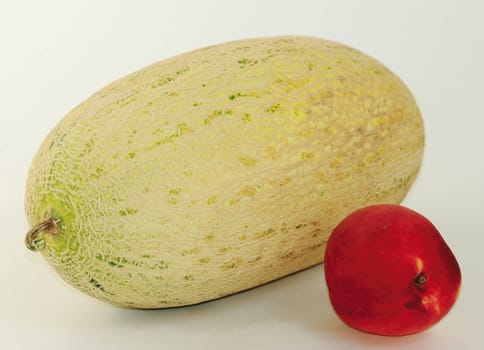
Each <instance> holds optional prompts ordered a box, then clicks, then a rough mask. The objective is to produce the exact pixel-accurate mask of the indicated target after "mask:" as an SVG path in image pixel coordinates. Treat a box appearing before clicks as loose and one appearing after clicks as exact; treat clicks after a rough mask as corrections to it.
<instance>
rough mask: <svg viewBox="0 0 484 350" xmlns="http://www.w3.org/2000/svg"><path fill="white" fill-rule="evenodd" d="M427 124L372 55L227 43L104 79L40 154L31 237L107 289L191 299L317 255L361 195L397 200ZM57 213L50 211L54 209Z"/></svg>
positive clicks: (137, 301) (81, 284) (112, 296)
mask: <svg viewBox="0 0 484 350" xmlns="http://www.w3.org/2000/svg"><path fill="white" fill-rule="evenodd" d="M423 147H424V130H423V123H422V119H421V116H420V113H419V109H418V106H417V104H416V102H415V100H414V98H413V96H412V94H411V93H410V91H409V90H408V89H407V87H406V86H405V85H404V84H403V83H402V81H401V80H400V79H399V78H398V77H397V76H395V75H394V74H393V73H391V72H390V71H389V70H388V69H387V68H385V67H384V66H383V65H382V64H380V63H379V62H377V61H376V60H374V59H372V58H370V57H368V56H367V55H365V54H363V53H361V52H360V51H357V50H355V49H352V48H349V47H347V46H344V45H342V44H339V43H335V42H331V41H326V40H322V39H318V38H309V37H297V36H295V37H292V36H287V37H286V36H285V37H270V38H258V39H248V40H241V41H235V42H229V43H223V44H219V45H215V46H211V47H206V48H202V49H199V50H195V51H192V52H188V53H185V54H182V55H179V56H176V57H173V58H171V59H167V60H164V61H161V62H159V63H155V64H153V65H150V66H148V67H146V68H144V69H141V70H139V71H137V72H135V73H132V74H130V75H128V76H126V77H123V78H121V79H119V80H117V81H115V82H114V83H112V84H110V85H108V86H107V87H105V88H103V89H102V90H100V91H99V92H97V93H95V94H94V95H93V96H91V97H90V98H88V99H87V100H86V101H84V102H83V103H82V104H80V105H79V106H77V107H76V108H75V109H74V110H72V111H71V112H70V113H69V114H68V115H67V116H66V117H65V118H63V119H62V120H61V121H60V123H59V124H58V125H57V126H56V127H55V128H54V129H53V130H52V132H50V134H49V135H48V136H47V138H46V140H45V142H44V143H43V144H42V146H41V147H40V150H39V151H38V153H37V155H36V156H35V158H34V160H33V163H32V166H31V169H30V172H29V176H28V182H27V188H26V212H27V217H28V221H29V223H30V224H31V225H32V226H33V227H37V228H39V226H38V225H39V223H42V222H44V223H45V222H46V220H47V222H48V224H45V225H44V226H43V227H42V229H41V230H39V229H37V230H36V231H37V232H36V236H35V238H36V239H35V242H30V243H31V245H32V246H31V248H33V249H36V250H41V251H42V254H43V256H44V257H45V258H46V259H47V261H48V262H49V263H50V265H52V266H53V267H54V268H55V269H56V270H57V272H58V273H59V274H60V276H61V277H62V278H63V279H64V280H65V281H67V282H68V283H70V284H71V285H73V286H74V287H76V288H78V289H79V290H81V291H83V292H85V293H87V294H89V295H91V296H93V297H96V298H98V299H101V300H104V301H107V302H110V303H113V304H116V305H121V306H126V307H133V308H163V307H173V306H181V305H189V304H195V303H199V302H203V301H207V300H212V299H216V298H219V297H222V296H225V295H229V294H232V293H236V292H239V291H243V290H246V289H249V288H252V287H255V286H258V285H261V284H264V283H266V282H269V281H272V280H274V279H277V278H280V277H283V276H286V275H288V274H291V273H294V272H296V271H300V270H302V269H305V268H307V267H310V266H312V265H315V264H318V263H320V262H321V261H322V257H323V253H324V248H325V244H326V241H327V239H328V236H329V235H330V233H331V231H332V229H333V228H334V227H335V226H336V224H337V223H338V222H339V221H340V220H341V219H342V218H343V217H345V216H346V215H347V214H348V213H350V212H352V211H353V210H355V209H357V208H359V207H362V206H366V205H370V204H374V203H383V202H385V203H398V202H400V201H401V200H402V199H403V198H404V197H405V195H406V193H407V191H408V190H409V188H410V186H411V185H412V183H413V182H414V179H415V178H416V176H417V174H418V171H419V168H420V164H421V160H422V152H423ZM49 220H50V221H49Z"/></svg>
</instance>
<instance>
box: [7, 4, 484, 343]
mask: <svg viewBox="0 0 484 350" xmlns="http://www.w3.org/2000/svg"><path fill="white" fill-rule="evenodd" d="M482 4H483V3H482V2H481V1H478V0H476V1H464V0H459V1H442V0H441V1H412V0H405V1H383V0H382V1H371V0H366V1H357V0H355V1H341V0H340V1H331V2H330V1H306V0H298V1H284V0H279V1H263V0H256V1H253V0H242V1H222V0H220V1H213V0H212V1H208V0H200V1H186V0H176V1H131V2H128V1H119V0H118V1H87V0H83V1H75V2H69V1H31V2H27V1H4V0H2V2H1V4H0V79H1V80H0V101H1V102H0V118H1V119H0V120H1V123H0V125H1V127H0V169H1V171H0V205H1V206H0V213H1V221H0V222H1V225H2V227H1V231H0V234H1V236H0V237H1V238H0V273H1V274H0V276H1V278H0V348H1V349H5V350H7V349H8V350H10V349H36V350H41V349H50V350H52V349H54V350H55V349H103V350H106V349H117V350H120V349H212V350H214V349H278V350H281V349H348V348H351V349H367V348H372V349H390V348H395V349H459V350H464V349H479V348H480V349H482V348H483V345H484V341H483V340H482V339H483V324H484V323H483V315H484V301H483V300H484V259H483V256H484V254H483V252H482V249H483V246H484V229H483V224H482V222H483V216H484V199H483V198H484V156H483V153H484V141H483V140H484V138H483V133H484V86H483V82H484V68H483V67H484V25H483V24H482V23H484V21H483V20H482V15H483V14H484V8H483V6H482ZM280 34H301V35H313V36H319V37H324V38H329V39H333V40H337V41H341V42H344V43H346V44H349V45H351V46H354V47H356V48H358V49H360V50H363V51H365V52H366V53H368V54H370V55H372V56H374V57H375V58H377V59H378V60H380V61H382V62H383V63H384V64H386V65H387V66H388V67H389V68H391V69H392V70H393V71H394V72H396V73H397V74H398V75H399V76H400V77H401V78H402V79H403V80H404V81H405V82H406V84H407V85H408V86H409V87H410V89H411V90H412V91H413V93H414V95H415V96H416V98H417V101H418V103H419V105H420V107H421V111H422V114H423V116H424V120H425V126H426V133H427V141H426V142H427V144H426V151H425V157H424V164H423V168H422V171H421V173H420V176H419V178H418V180H417V182H416V183H415V185H414V187H413V189H412V191H411V192H410V194H409V195H408V197H407V198H406V200H405V201H404V204H405V205H406V206H409V207H412V208H414V209H416V210H417V211H419V212H421V213H422V214H424V215H425V216H427V217H428V218H429V219H430V220H431V221H433V222H434V224H435V225H436V226H437V227H438V228H439V229H440V231H441V232H442V235H443V236H444V238H445V239H446V240H447V242H448V243H449V245H450V246H451V248H452V249H453V251H454V252H455V254H456V256H457V258H458V260H459V262H460V264H461V268H462V272H463V285H462V290H461V294H460V298H459V300H458V302H457V304H456V305H455V307H454V309H453V310H452V311H451V313H450V314H449V315H448V316H447V317H446V318H444V320H442V321H441V322H440V323H439V324H438V325H436V326H435V327H433V328H431V329H430V330H428V331H426V332H424V333H420V334H417V335H412V336H406V337H397V338H390V337H380V336H372V335H368V334H364V333H361V332H358V331H355V330H353V329H350V328H348V327H346V326H345V325H343V324H342V323H341V322H340V321H339V319H338V318H337V317H336V316H335V314H334V313H333V311H332V309H331V307H330V305H329V301H328V295H327V291H326V287H325V284H324V275H323V271H322V267H321V266H317V267H315V268H312V269H309V270H306V271H304V272H301V273H298V274H296V275H293V276H291V277H288V278H285V279H282V280H280V281H277V282H274V283H271V284H269V285H266V286H263V287H260V288H257V289H254V290H251V291H248V292H245V293H241V294H238V295H235V296H232V297H228V298H225V299H222V300H218V301H214V302H209V303H205V304H202V305H199V306H193V307H186V308H180V309H170V310H157V311H139V310H126V309H121V308H116V307H113V306H111V305H108V304H104V303H102V302H100V301H97V300H94V299H91V298H90V297H88V296H85V295H84V294H81V293H80V292H78V291H76V290H74V289H73V288H72V287H70V286H68V285H67V284H65V283H64V282H63V281H61V280H60V278H58V277H57V275H56V274H55V273H54V272H53V271H52V269H51V268H50V267H49V266H48V265H47V264H46V263H45V262H44V260H43V259H42V256H41V255H40V254H33V253H31V252H29V251H27V249H26V248H25V247H24V243H23V239H24V234H25V232H26V231H27V230H28V227H27V222H26V219H25V216H24V209H23V206H24V203H23V198H24V184H25V180H26V175H27V171H28V167H29V164H30V161H31V159H32V157H33V155H34V153H35V152H36V150H37V148H38V147H39V146H40V144H41V142H42V140H43V138H44V137H45V135H46V133H47V132H48V131H49V130H50V129H51V128H53V127H54V125H55V124H56V123H57V122H58V121H59V120H60V119H61V118H62V117H63V116H64V115H65V114H66V113H67V112H68V111H69V110H70V109H71V108H73V107H74V106H76V105H77V104H78V103H80V102H81V101H82V100H84V99H85V98H87V97H88V96H89V95H90V94H92V93H93V92H95V91H96V90H98V89H99V88H101V87H103V86H104V85H106V84H107V83H109V82H111V81H112V80H114V79H116V78H118V77H121V76H123V75H125V74H127V73H130V72H132V71H134V70H136V69H139V68H142V67H144V66H145V65H147V64H150V63H153V62H155V61H157V60H160V59H163V58H167V57H170V56H173V55H175V54H178V53H181V52H184V51H187V50H192V49H195V48H199V47H202V46H205V45H210V44H215V43H219V42H222V41H227V40H233V39H241V38H248V37H254V36H267V35H280Z"/></svg>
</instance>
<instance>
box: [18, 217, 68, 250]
mask: <svg viewBox="0 0 484 350" xmlns="http://www.w3.org/2000/svg"><path fill="white" fill-rule="evenodd" d="M59 221H60V220H58V219H54V218H53V217H47V218H46V219H45V220H44V221H42V222H40V223H38V224H37V225H35V226H34V227H32V228H31V229H30V230H29V232H27V235H26V236H25V245H26V246H27V248H28V249H30V250H31V251H34V252H36V251H39V250H42V249H44V247H45V240H44V239H43V238H42V236H43V235H44V234H45V233H48V234H51V235H55V234H56V232H57V224H58V223H59Z"/></svg>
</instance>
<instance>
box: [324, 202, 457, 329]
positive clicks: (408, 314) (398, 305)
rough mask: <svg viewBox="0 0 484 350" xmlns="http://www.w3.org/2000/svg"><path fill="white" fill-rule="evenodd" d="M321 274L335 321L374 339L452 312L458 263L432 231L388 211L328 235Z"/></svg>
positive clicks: (374, 210)
mask: <svg viewBox="0 0 484 350" xmlns="http://www.w3.org/2000/svg"><path fill="white" fill-rule="evenodd" d="M324 272H325V278H326V283H327V287H328V292H329V297H330V300H331V304H332V305H333V308H334V310H335V312H336V313H337V314H338V316H339V317H340V318H341V319H342V320H343V321H344V322H345V323H346V324H347V325H349V326H350V327H353V328H356V329H359V330H361V331H364V332H368V333H374V334H379V335H394V336H396V335H405V334H411V333H417V332H420V331H423V330H424V329H426V328H428V327H430V326H432V325H434V324H435V323H437V322H438V321H439V320H441V319H442V317H444V316H445V315H446V314H447V313H448V312H449V310H450V309H451V308H452V306H453V305H454V303H455V301H456V299H457V295H458V293H459V289H460V285H461V272H460V268H459V264H458V263H457V260H456V258H455V256H454V254H453V253H452V251H451V250H450V248H449V247H448V246H447V244H446V243H445V241H444V239H443V238H442V236H441V235H440V233H439V232H438V230H437V229H436V228H435V226H434V225H433V224H432V223H431V222H430V221H429V220H427V219H426V218H425V217H423V216H422V215H420V214H418V213H417V212H415V211H413V210H410V209H408V208H405V207H403V206H399V205H390V204H380V205H373V206H369V207H366V208H363V209H360V210H357V211H355V212H353V213H352V214H350V215H349V216H348V217H346V218H345V219H344V220H343V221H342V222H341V223H340V224H339V225H338V226H337V227H336V228H335V229H334V231H333V233H332V235H331V236H330V238H329V241H328V244H327V247H326V252H325V257H324Z"/></svg>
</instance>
